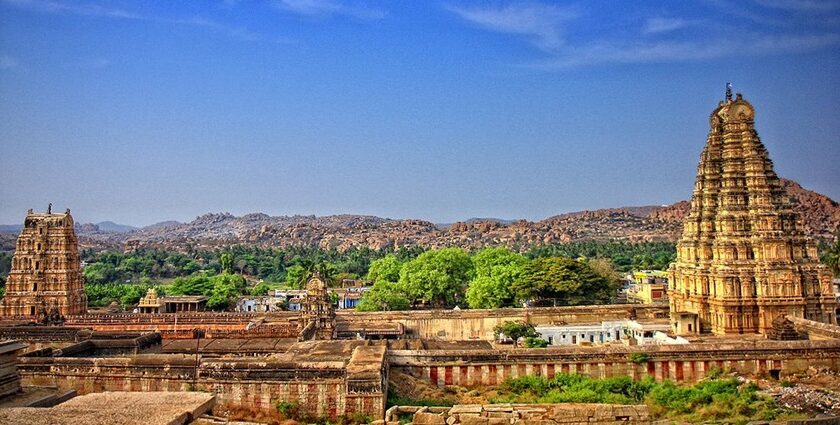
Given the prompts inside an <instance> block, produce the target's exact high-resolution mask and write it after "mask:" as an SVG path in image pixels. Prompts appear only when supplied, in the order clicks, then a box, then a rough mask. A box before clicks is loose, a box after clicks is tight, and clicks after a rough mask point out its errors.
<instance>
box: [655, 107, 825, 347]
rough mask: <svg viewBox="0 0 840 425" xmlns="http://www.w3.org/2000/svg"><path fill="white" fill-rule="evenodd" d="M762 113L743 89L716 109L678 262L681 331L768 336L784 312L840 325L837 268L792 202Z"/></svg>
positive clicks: (674, 311)
mask: <svg viewBox="0 0 840 425" xmlns="http://www.w3.org/2000/svg"><path fill="white" fill-rule="evenodd" d="M754 118H755V110H754V109H753V106H752V105H751V104H750V103H749V102H747V101H746V100H744V99H743V97H742V96H741V95H740V94H738V95H737V96H736V98H735V99H734V100H733V99H732V97H731V95H728V96H727V99H726V100H725V101H723V102H721V103H720V105H719V106H718V107H717V108H716V109H715V110H714V111H713V112H712V115H711V118H710V125H711V130H710V131H709V136H708V140H707V142H706V147H705V148H704V149H703V153H702V154H701V156H700V165H699V166H698V169H697V179H696V182H695V186H694V193H693V195H692V197H691V210H690V212H689V214H688V216H687V217H686V218H685V221H684V223H683V225H684V228H683V234H682V237H681V239H680V241H679V243H678V244H677V260H676V262H675V263H674V264H673V265H672V266H671V270H670V275H671V276H670V282H671V285H672V286H671V288H670V290H669V298H670V307H671V317H672V322H673V323H674V330H675V332H676V333H678V334H690V333H697V332H713V333H715V334H743V333H761V334H766V333H767V332H768V331H769V330H770V329H771V328H772V323H773V320H774V319H775V318H776V317H779V316H784V315H791V316H794V317H801V318H806V319H810V320H816V321H821V322H826V323H836V318H835V312H834V310H835V306H836V300H835V299H834V295H833V294H832V290H831V273H830V272H829V271H828V270H827V269H826V268H825V267H824V266H822V265H820V263H819V257H818V256H817V248H816V245H815V244H814V242H813V241H811V240H809V239H808V237H806V235H805V233H804V232H803V225H802V220H801V217H800V216H799V215H798V214H797V213H795V212H794V211H793V209H792V208H791V204H790V201H789V199H788V198H787V197H786V195H785V191H784V189H783V188H782V186H781V184H780V182H779V178H778V177H777V176H776V173H775V172H774V171H773V162H772V161H771V160H770V158H769V156H768V153H767V149H765V147H764V145H763V144H762V143H761V141H760V140H759V137H758V133H757V132H756V131H755V126H754ZM690 316H693V317H694V320H687V317H690ZM698 327H699V329H698Z"/></svg>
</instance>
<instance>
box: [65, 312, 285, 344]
mask: <svg viewBox="0 0 840 425" xmlns="http://www.w3.org/2000/svg"><path fill="white" fill-rule="evenodd" d="M297 317H298V314H297V313H296V312H283V313H272V314H271V319H272V322H271V323H270V324H266V325H262V326H255V325H254V322H255V321H258V320H261V319H264V318H265V315H262V316H260V315H257V314H254V313H212V312H205V313H178V314H175V313H165V314H135V313H125V314H86V315H79V316H68V317H66V318H65V322H64V325H65V326H67V327H78V328H85V329H93V330H95V331H100V332H126V331H143V332H159V333H160V334H161V335H162V336H163V337H164V338H165V339H181V338H187V339H188V338H193V333H192V331H193V330H194V329H202V330H204V331H205V336H206V337H207V338H291V337H296V336H297V322H296V320H297Z"/></svg>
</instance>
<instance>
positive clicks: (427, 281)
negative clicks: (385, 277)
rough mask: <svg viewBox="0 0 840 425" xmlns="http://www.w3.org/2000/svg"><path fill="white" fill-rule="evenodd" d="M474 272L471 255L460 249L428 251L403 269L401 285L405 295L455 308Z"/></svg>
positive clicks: (437, 305) (439, 305)
mask: <svg viewBox="0 0 840 425" xmlns="http://www.w3.org/2000/svg"><path fill="white" fill-rule="evenodd" d="M473 275H474V270H473V263H472V260H471V259H470V256H469V254H467V252H466V251H464V250H463V249H461V248H443V249H438V250H431V251H426V252H424V253H423V254H420V256H419V257H417V258H415V259H414V260H411V261H409V262H408V263H406V264H405V265H404V266H403V267H402V269H400V280H399V285H400V286H401V289H403V290H404V291H405V293H406V295H407V296H408V297H409V298H410V299H413V300H416V301H421V302H423V303H425V304H427V305H431V306H435V307H452V306H455V305H456V304H457V303H458V302H460V301H462V300H463V298H464V291H465V290H466V286H467V282H469V281H470V279H472V277H473Z"/></svg>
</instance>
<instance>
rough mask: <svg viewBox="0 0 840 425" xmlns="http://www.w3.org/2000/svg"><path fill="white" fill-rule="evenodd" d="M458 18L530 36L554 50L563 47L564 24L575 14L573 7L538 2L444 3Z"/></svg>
mask: <svg viewBox="0 0 840 425" xmlns="http://www.w3.org/2000/svg"><path fill="white" fill-rule="evenodd" d="M446 8H447V10H449V11H451V12H454V13H455V14H457V15H458V16H460V17H461V18H463V19H465V20H467V21H470V22H472V23H474V24H476V25H479V26H481V27H483V28H486V29H488V30H491V31H496V32H501V33H508V34H519V35H525V36H528V37H530V39H531V41H532V42H533V43H534V44H535V45H537V47H539V48H541V49H543V50H555V49H558V48H560V47H561V46H563V44H564V40H563V28H562V27H563V23H564V22H566V21H569V20H571V19H574V18H575V17H577V13H576V11H575V10H574V9H572V8H563V7H559V6H553V5H545V4H540V3H516V4H510V5H507V6H501V7H492V6H489V7H488V6H480V7H472V8H465V7H458V6H447V7H446Z"/></svg>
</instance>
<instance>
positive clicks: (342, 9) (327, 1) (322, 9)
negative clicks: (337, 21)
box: [274, 0, 386, 20]
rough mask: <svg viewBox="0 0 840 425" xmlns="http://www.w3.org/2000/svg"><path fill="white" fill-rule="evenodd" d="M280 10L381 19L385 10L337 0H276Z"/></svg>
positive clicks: (302, 13) (313, 14) (317, 14)
mask: <svg viewBox="0 0 840 425" xmlns="http://www.w3.org/2000/svg"><path fill="white" fill-rule="evenodd" d="M274 5H275V6H276V7H277V8H278V9H281V10H285V11H288V12H292V13H296V14H299V15H306V16H316V17H318V16H332V15H345V16H351V17H353V18H358V19H370V20H375V19H382V18H384V17H385V15H386V14H385V11H384V10H382V9H379V8H375V7H370V6H367V5H365V4H362V3H352V4H351V3H342V2H339V1H337V0H276V1H275V2H274Z"/></svg>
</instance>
